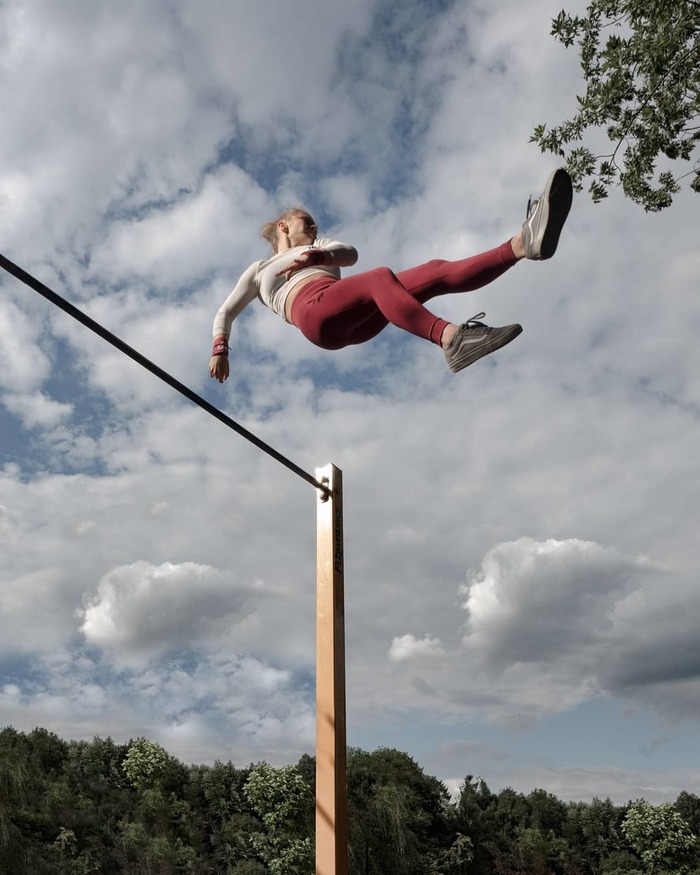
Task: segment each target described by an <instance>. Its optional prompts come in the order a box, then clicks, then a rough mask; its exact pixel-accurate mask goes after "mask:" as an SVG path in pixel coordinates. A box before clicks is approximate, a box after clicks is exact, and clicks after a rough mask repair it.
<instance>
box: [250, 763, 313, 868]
mask: <svg viewBox="0 0 700 875" xmlns="http://www.w3.org/2000/svg"><path fill="white" fill-rule="evenodd" d="M244 793H245V796H246V799H247V800H248V803H249V805H250V806H251V808H252V809H253V811H254V812H255V813H256V814H257V815H258V817H259V818H260V819H261V820H262V823H263V826H264V828H265V831H264V832H258V833H253V834H251V836H250V839H251V843H252V845H253V847H254V848H255V850H256V851H257V853H258V854H259V855H260V857H262V859H263V860H265V862H266V863H267V865H268V868H269V870H270V872H271V873H272V875H307V873H311V871H312V870H313V851H312V848H311V839H310V837H309V836H308V828H309V822H310V816H311V812H312V811H313V793H312V791H311V787H309V785H308V784H307V783H306V781H305V780H304V779H303V778H302V777H301V775H300V774H299V772H298V771H297V770H296V768H295V767H294V766H285V767H284V768H281V769H275V768H273V767H272V766H268V765H267V763H260V764H259V765H257V766H256V767H255V768H254V769H253V771H252V772H251V773H250V777H249V778H248V780H247V781H246V784H245V787H244Z"/></svg>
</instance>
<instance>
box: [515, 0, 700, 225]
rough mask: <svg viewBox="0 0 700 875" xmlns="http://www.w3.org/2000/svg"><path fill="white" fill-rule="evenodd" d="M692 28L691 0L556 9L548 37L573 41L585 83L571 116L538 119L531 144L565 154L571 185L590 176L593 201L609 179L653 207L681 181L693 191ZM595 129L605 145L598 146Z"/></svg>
mask: <svg viewBox="0 0 700 875" xmlns="http://www.w3.org/2000/svg"><path fill="white" fill-rule="evenodd" d="M699 34H700V2H699V0H591V2H590V4H589V6H588V8H587V10H586V15H585V16H578V15H569V14H568V13H567V12H566V11H564V10H562V11H561V12H560V13H559V15H558V16H557V17H556V18H555V19H553V21H552V35H553V36H554V37H555V38H556V39H557V40H558V41H559V42H561V43H563V44H564V46H566V47H570V46H572V45H574V43H576V44H577V45H578V48H579V53H580V57H581V68H582V71H583V78H584V82H585V84H586V90H585V93H584V94H583V96H579V97H577V101H578V110H577V111H576V113H575V115H573V116H572V118H570V119H569V120H568V121H565V122H563V123H561V124H559V125H556V126H555V127H551V128H549V129H548V128H547V126H546V124H540V125H538V126H537V127H536V128H535V130H534V133H533V136H532V138H531V141H534V142H536V143H538V144H539V146H540V148H541V149H542V151H543V152H553V153H554V154H555V155H559V156H562V157H565V158H566V161H567V167H568V170H569V173H570V174H571V177H572V179H573V181H574V185H575V187H576V189H577V190H578V191H581V189H582V188H583V180H584V179H586V178H588V177H591V178H592V181H591V183H590V186H589V192H590V194H591V195H592V198H593V200H594V201H595V202H598V201H600V200H601V199H602V198H605V197H607V194H608V189H609V188H610V186H612V185H613V184H619V185H621V186H622V190H623V192H624V193H625V195H627V197H629V198H631V199H632V200H633V201H634V202H635V203H637V204H639V205H641V206H643V207H644V209H645V210H647V211H653V212H656V211H658V210H661V209H664V208H665V207H668V206H670V204H671V203H672V201H673V195H674V194H676V193H677V192H679V191H680V190H681V185H680V183H681V181H682V180H684V179H686V180H689V184H690V188H691V189H692V190H693V191H696V192H699V193H700V158H699V157H698V156H699V154H700V122H699V119H700V39H699ZM600 128H605V132H606V134H607V138H608V141H609V143H608V144H607V145H603V146H601V148H600V150H598V148H597V144H596V146H594V145H593V140H594V134H593V133H592V132H593V131H596V130H597V129H600ZM589 131H590V132H591V133H589ZM600 139H602V138H600ZM584 140H585V142H584ZM589 141H590V142H589ZM577 143H584V144H583V145H575V144H577ZM603 143H604V140H603ZM569 144H571V145H569ZM610 144H612V146H610Z"/></svg>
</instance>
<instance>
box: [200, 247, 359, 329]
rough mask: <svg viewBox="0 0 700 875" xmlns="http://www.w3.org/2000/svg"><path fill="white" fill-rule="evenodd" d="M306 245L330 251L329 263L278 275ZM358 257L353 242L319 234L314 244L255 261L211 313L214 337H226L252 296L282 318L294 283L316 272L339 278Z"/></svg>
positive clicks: (304, 249) (304, 250)
mask: <svg viewBox="0 0 700 875" xmlns="http://www.w3.org/2000/svg"><path fill="white" fill-rule="evenodd" d="M309 249H323V251H324V252H328V253H330V256H331V261H332V263H331V264H319V265H314V266H313V267H305V268H304V269H303V270H299V271H297V272H296V273H294V274H292V276H291V277H290V279H288V280H287V279H285V276H284V273H282V274H281V275H280V276H277V273H278V272H279V271H284V269H285V268H286V267H288V266H289V265H290V264H291V263H292V262H293V261H294V260H295V258H297V257H298V256H299V255H301V253H302V252H307V251H308V250H309ZM356 261H357V250H356V249H355V247H354V246H350V245H348V244H347V243H341V242H340V241H339V240H330V239H329V238H326V237H322V238H321V239H319V240H316V241H315V242H314V245H313V246H296V247H294V248H293V249H283V250H282V251H281V252H276V253H275V254H274V255H273V256H272V257H271V258H268V259H263V260H261V261H255V262H253V264H251V265H250V267H249V268H247V269H246V270H245V271H244V272H243V273H242V274H241V276H240V279H239V280H238V282H237V283H236V285H235V287H234V289H233V291H232V292H231V294H230V295H229V296H228V298H226V300H225V301H224V303H223V304H222V305H221V307H220V308H219V310H218V311H217V314H216V316H215V317H214V328H213V334H214V337H225V338H226V339H228V338H229V337H230V334H231V325H232V324H233V320H234V319H235V318H236V317H237V316H240V314H241V313H242V312H243V310H244V309H245V308H246V307H247V306H248V304H250V302H251V301H253V300H254V299H255V298H259V299H260V300H261V301H262V303H263V304H265V306H266V307H269V308H270V309H271V310H274V312H275V313H277V314H278V315H279V316H281V317H282V318H283V319H284V304H285V301H286V300H287V295H288V294H289V293H290V292H291V290H292V289H293V288H294V286H296V284H297V283H298V282H299V281H300V280H303V279H305V278H307V277H309V276H313V275H314V274H316V273H319V272H320V273H325V274H327V275H328V276H332V277H335V278H336V279H340V268H341V267H350V266H351V265H353V264H355V262H356Z"/></svg>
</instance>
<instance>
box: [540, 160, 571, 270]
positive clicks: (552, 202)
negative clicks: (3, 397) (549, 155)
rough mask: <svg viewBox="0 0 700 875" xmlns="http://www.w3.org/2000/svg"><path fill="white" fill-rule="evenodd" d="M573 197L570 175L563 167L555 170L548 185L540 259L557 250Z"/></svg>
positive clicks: (543, 259)
mask: <svg viewBox="0 0 700 875" xmlns="http://www.w3.org/2000/svg"><path fill="white" fill-rule="evenodd" d="M573 199H574V187H573V185H572V183H571V177H570V176H569V174H568V173H567V172H566V170H564V169H563V168H559V170H555V171H554V173H553V175H552V181H551V184H550V186H549V192H548V194H547V200H546V204H545V206H546V213H545V216H544V226H545V228H544V234H543V235H542V243H541V244H540V260H541V261H545V260H546V259H547V258H551V257H552V256H553V255H554V253H555V252H556V251H557V246H558V245H559V237H560V236H561V232H562V228H563V227H564V223H565V222H566V217H567V216H568V215H569V210H570V209H571V204H572V201H573Z"/></svg>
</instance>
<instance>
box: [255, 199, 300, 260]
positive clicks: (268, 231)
mask: <svg viewBox="0 0 700 875" xmlns="http://www.w3.org/2000/svg"><path fill="white" fill-rule="evenodd" d="M292 216H311V213H309V211H308V210H302V209H301V207H290V208H289V209H287V210H285V211H284V212H283V213H282V215H281V216H278V217H277V218H276V219H273V220H272V221H271V222H265V224H264V225H263V226H262V228H261V229H260V236H261V237H262V238H263V240H267V242H268V243H269V244H270V246H272V251H273V252H277V233H278V228H277V225H278V223H279V222H283V221H284V220H285V219H289V218H291V217H292Z"/></svg>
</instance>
